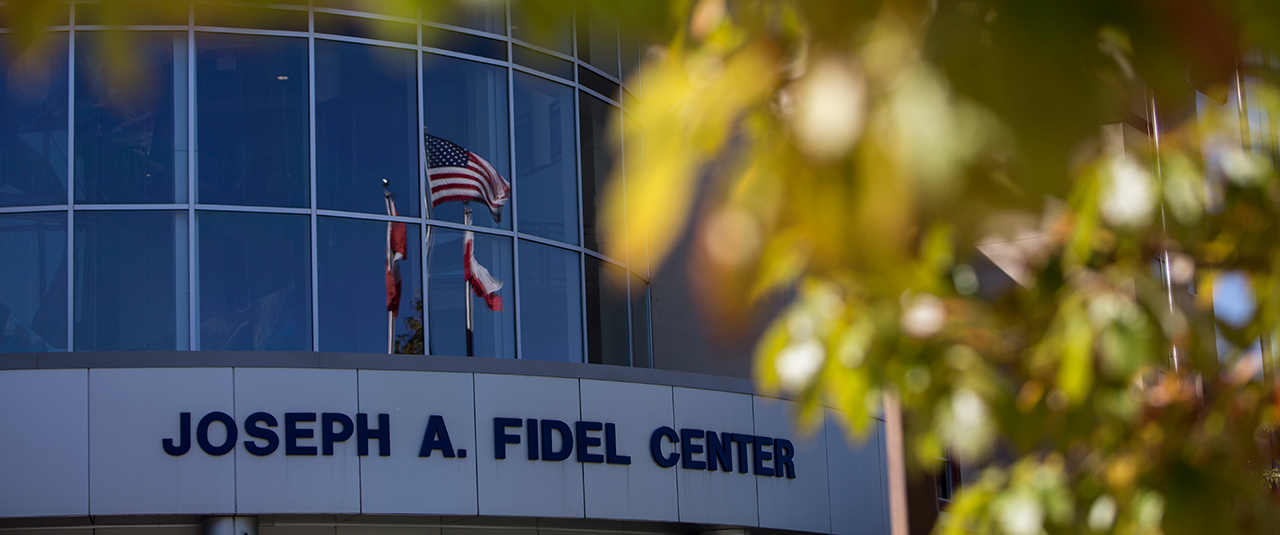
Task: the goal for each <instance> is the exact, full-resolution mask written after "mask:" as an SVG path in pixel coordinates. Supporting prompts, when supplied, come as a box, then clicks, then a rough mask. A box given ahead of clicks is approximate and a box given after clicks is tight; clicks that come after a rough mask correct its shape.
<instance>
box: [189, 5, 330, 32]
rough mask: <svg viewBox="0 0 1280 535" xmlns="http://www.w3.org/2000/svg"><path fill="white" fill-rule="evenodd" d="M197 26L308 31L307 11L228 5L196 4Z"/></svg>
mask: <svg viewBox="0 0 1280 535" xmlns="http://www.w3.org/2000/svg"><path fill="white" fill-rule="evenodd" d="M196 26H221V27H224V28H248V29H252V30H292V31H298V32H305V31H307V12H306V11H287V10H283V9H262V8H249V7H228V6H209V5H197V6H196Z"/></svg>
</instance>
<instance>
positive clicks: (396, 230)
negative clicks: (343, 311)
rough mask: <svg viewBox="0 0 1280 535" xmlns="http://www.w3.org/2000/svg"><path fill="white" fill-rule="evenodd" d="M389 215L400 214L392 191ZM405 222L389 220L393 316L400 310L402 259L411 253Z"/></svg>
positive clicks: (389, 289) (389, 285) (389, 292)
mask: <svg viewBox="0 0 1280 535" xmlns="http://www.w3.org/2000/svg"><path fill="white" fill-rule="evenodd" d="M385 196H386V199H387V215H391V216H398V215H400V214H398V213H396V201H395V199H393V198H392V197H391V193H390V192H387V193H386V194H385ZM405 232H406V231H405V226H404V223H400V222H396V221H388V222H387V312H390V313H391V315H392V316H395V315H396V314H399V312H400V261H401V260H404V259H405V258H407V257H408V255H409V239H408V237H407V236H406V233H405Z"/></svg>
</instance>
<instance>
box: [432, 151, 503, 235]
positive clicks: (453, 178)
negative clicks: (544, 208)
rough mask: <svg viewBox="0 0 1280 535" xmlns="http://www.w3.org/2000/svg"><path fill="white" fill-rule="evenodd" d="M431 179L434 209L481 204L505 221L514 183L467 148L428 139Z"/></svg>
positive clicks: (498, 218) (499, 219)
mask: <svg viewBox="0 0 1280 535" xmlns="http://www.w3.org/2000/svg"><path fill="white" fill-rule="evenodd" d="M427 180H429V181H430V183H431V206H440V204H441V203H446V202H450V201H481V202H483V203H484V204H485V205H486V206H488V207H489V213H491V214H493V220H494V221H502V207H503V206H505V205H506V204H507V200H508V199H510V198H511V183H510V182H507V180H506V179H505V178H502V175H499V174H498V171H497V170H495V169H494V168H493V166H492V165H489V162H486V161H484V158H481V157H479V156H477V155H476V153H474V152H471V151H469V150H467V149H464V148H462V147H459V146H458V145H457V144H455V143H453V142H451V141H449V140H446V139H440V138H438V137H435V136H432V135H428V136H427Z"/></svg>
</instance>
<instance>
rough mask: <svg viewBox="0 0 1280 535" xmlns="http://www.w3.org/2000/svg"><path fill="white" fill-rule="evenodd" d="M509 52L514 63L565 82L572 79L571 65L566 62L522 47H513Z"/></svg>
mask: <svg viewBox="0 0 1280 535" xmlns="http://www.w3.org/2000/svg"><path fill="white" fill-rule="evenodd" d="M511 50H512V52H511V55H512V56H513V58H512V59H515V61H516V63H519V64H521V65H524V66H525V67H528V68H530V69H534V70H537V71H542V72H545V73H547V74H550V75H553V76H559V77H561V78H564V79H565V80H572V79H573V64H572V63H570V62H568V61H565V60H562V59H560V58H557V57H555V56H549V55H547V54H543V53H542V52H538V51H535V50H531V49H528V48H525V47H522V46H513V47H511Z"/></svg>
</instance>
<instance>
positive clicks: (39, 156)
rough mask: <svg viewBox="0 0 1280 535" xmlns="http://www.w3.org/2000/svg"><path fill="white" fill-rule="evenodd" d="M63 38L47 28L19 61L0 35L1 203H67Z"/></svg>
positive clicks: (8, 38) (8, 40)
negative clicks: (46, 31) (47, 30)
mask: <svg viewBox="0 0 1280 535" xmlns="http://www.w3.org/2000/svg"><path fill="white" fill-rule="evenodd" d="M66 43H67V34H66V33H65V32H57V33H50V34H47V35H45V36H44V37H43V38H42V39H41V40H40V42H39V43H37V44H36V45H34V47H35V48H32V49H30V50H28V51H27V52H26V53H25V54H24V56H25V58H24V59H26V61H19V60H15V59H14V54H15V53H16V51H15V50H13V37H12V36H10V35H0V206H33V205H41V204H67V66H66V58H67V50H66ZM64 248H65V247H64ZM64 315H65V314H64Z"/></svg>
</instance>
